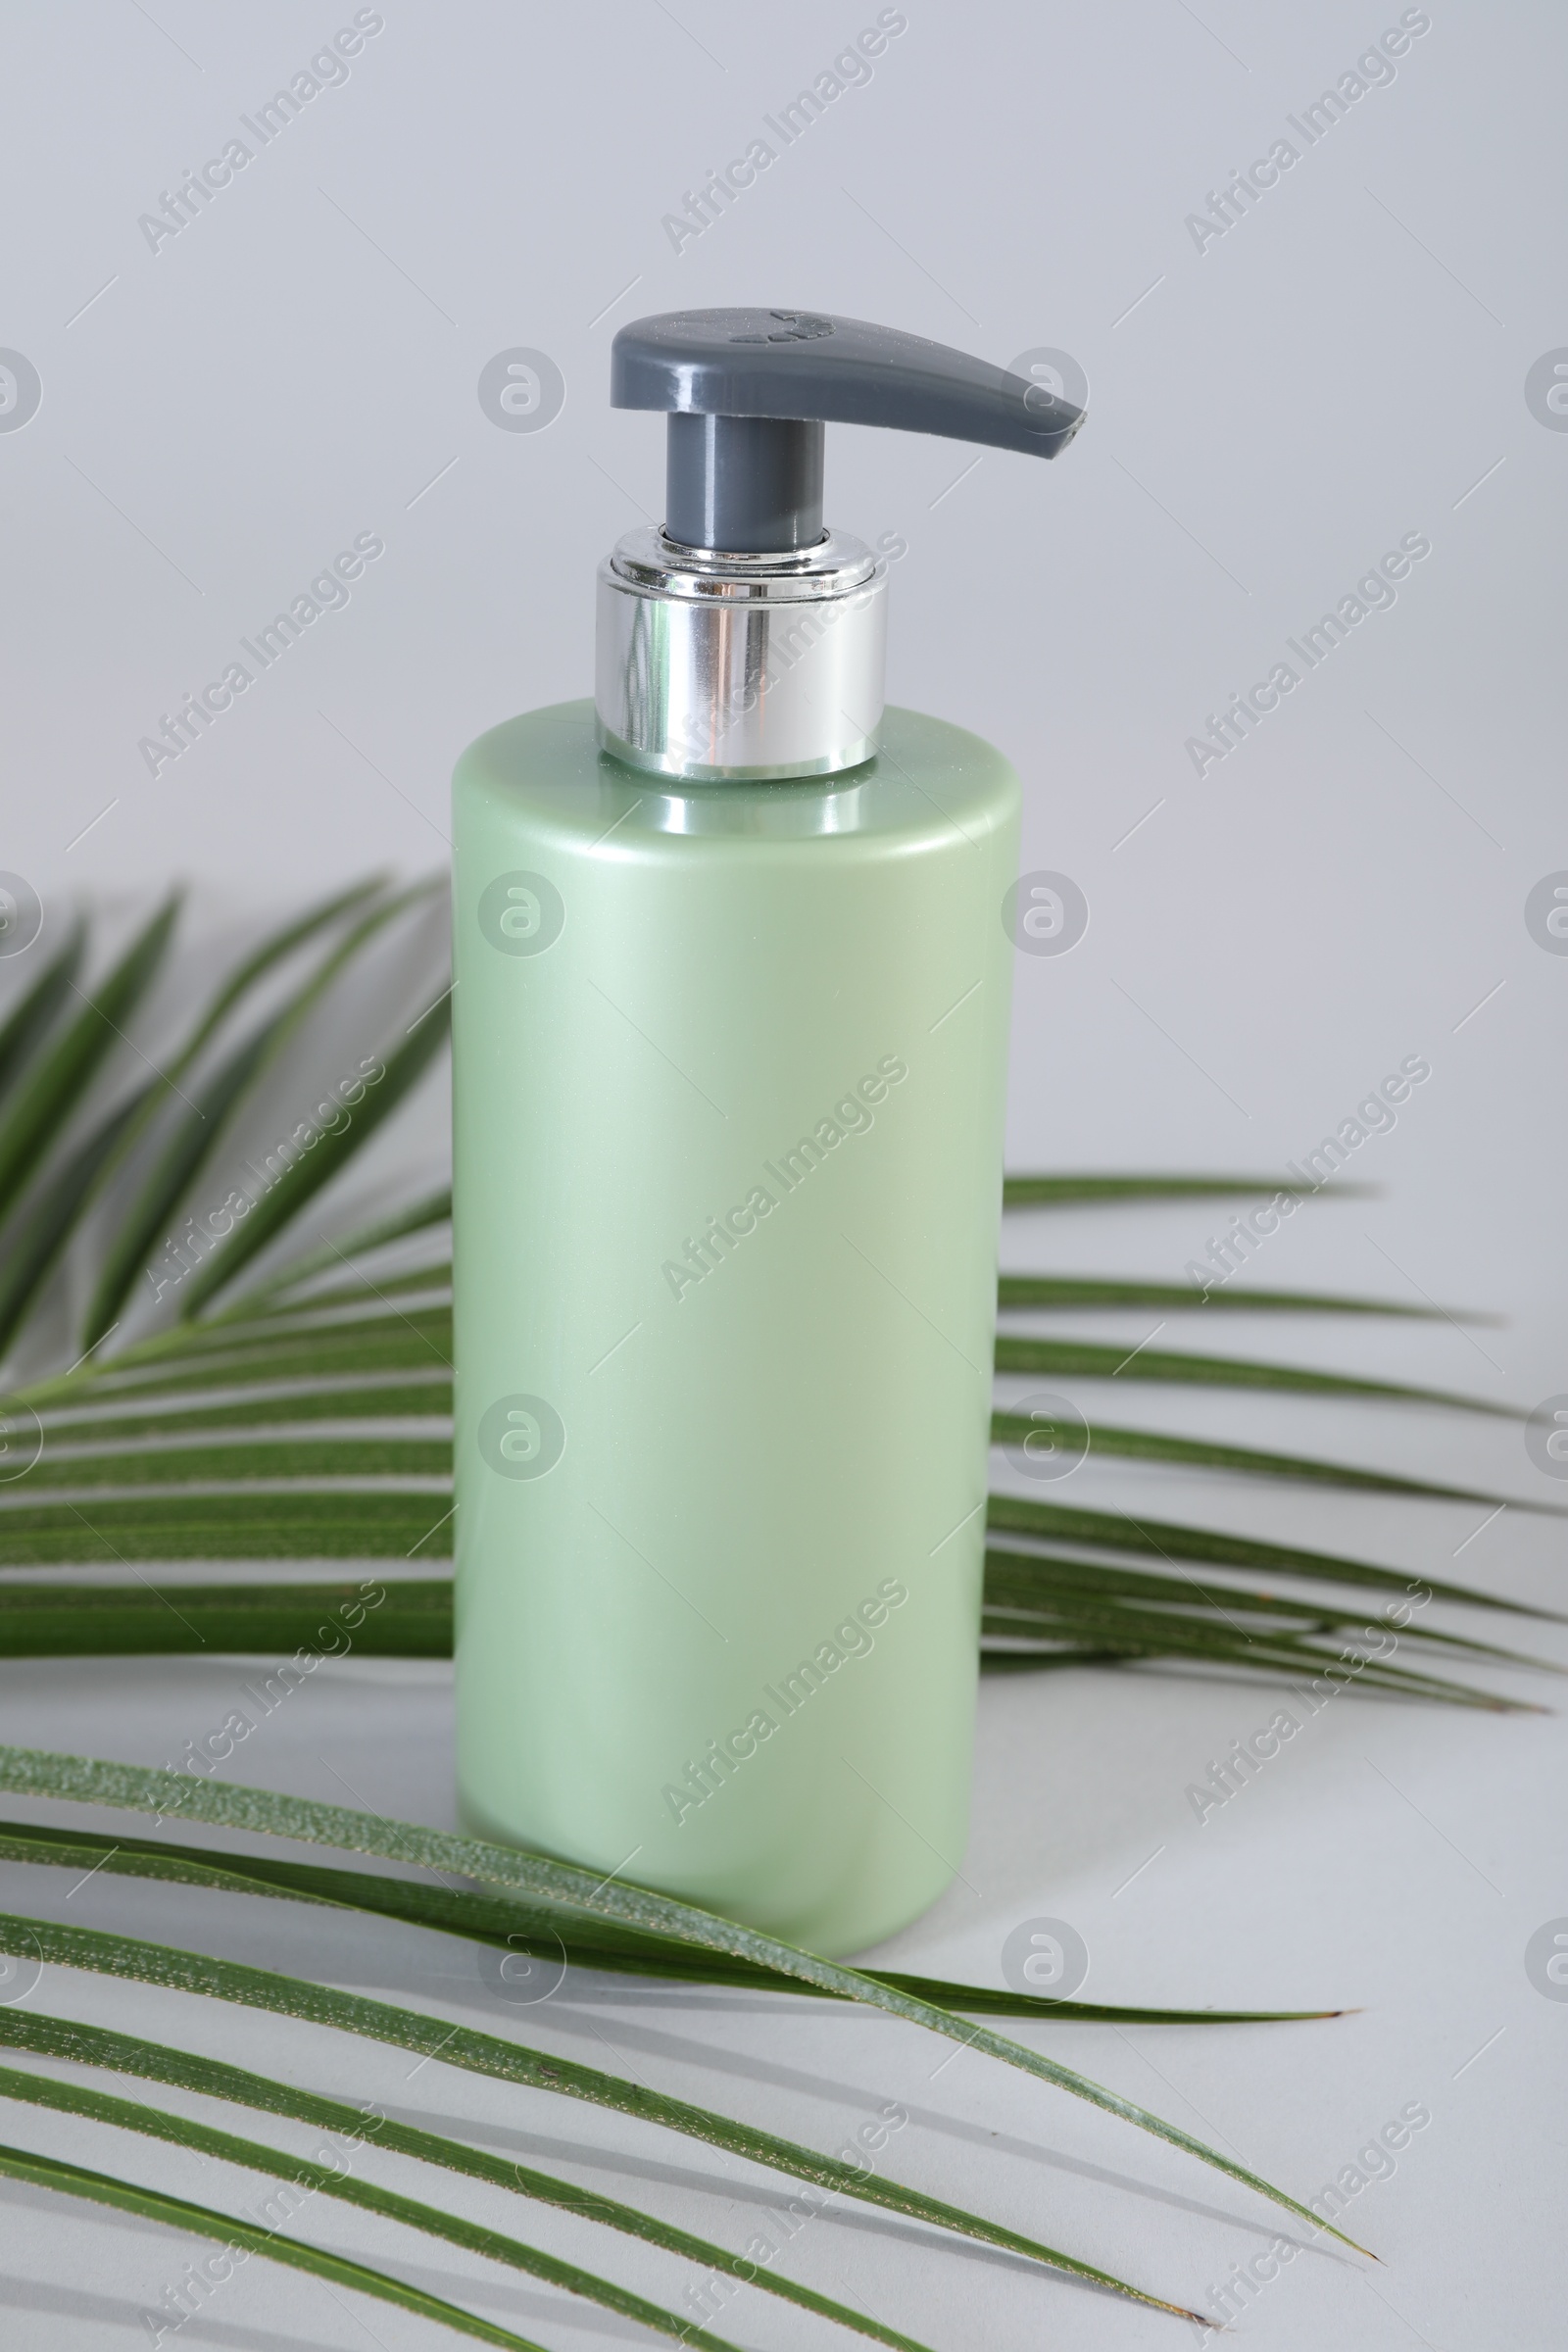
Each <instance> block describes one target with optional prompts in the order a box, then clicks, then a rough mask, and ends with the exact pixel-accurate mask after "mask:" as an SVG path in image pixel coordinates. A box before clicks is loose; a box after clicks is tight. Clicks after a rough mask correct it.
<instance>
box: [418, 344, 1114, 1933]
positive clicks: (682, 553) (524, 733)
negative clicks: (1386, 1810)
mask: <svg viewBox="0 0 1568 2352" xmlns="http://www.w3.org/2000/svg"><path fill="white" fill-rule="evenodd" d="M613 399H614V400H615V401H616V402H617V404H618V405H621V406H628V407H643V408H654V409H663V410H665V411H666V412H668V413H669V416H670V458H669V476H668V486H667V493H666V515H667V518H668V519H667V520H666V523H665V525H664V528H663V529H662V531H645V532H639V533H634V534H632V536H631V538H630V539H628V540H626V541H623V542H622V543H621V546H620V547H619V548H618V549H617V550H616V551H615V554H614V556H613V557H612V558H611V559H610V560H609V561H608V563H607V564H606V565H605V566H604V567H603V569H602V572H601V578H600V635H599V646H600V655H599V667H598V687H597V693H596V697H595V700H594V701H592V702H589V701H583V702H574V703H564V704H560V705H557V706H555V707H554V708H552V709H549V710H544V711H534V712H532V713H530V714H529V715H527V716H525V717H522V718H517V719H514V720H512V721H510V722H509V723H508V724H506V725H504V726H501V727H497V728H496V729H494V730H493V731H492V732H491V733H489V734H487V735H485V736H482V737H481V738H480V740H479V741H478V742H477V743H475V744H473V745H472V746H471V747H470V748H469V750H468V751H467V752H466V753H465V755H464V757H463V759H462V760H461V761H460V763H459V766H458V769H457V774H456V778H455V781H454V838H455V845H456V856H455V868H454V892H455V915H456V922H455V928H456V971H457V988H456V993H455V997H454V1014H455V1026H456V1112H455V1117H456V1133H455V1147H454V1149H455V1228H456V1329H457V1371H458V1380H457V1494H458V1520H457V1524H458V1541H457V1674H458V1745H459V1779H460V1788H461V1795H462V1803H463V1807H464V1811H465V1815H466V1819H467V1820H468V1821H469V1823H470V1824H471V1825H472V1826H473V1827H474V1828H475V1829H476V1830H478V1831H479V1832H480V1833H482V1834H483V1835H485V1836H488V1837H492V1838H501V1839H503V1840H506V1841H508V1842H511V1843H514V1844H518V1845H523V1846H528V1847H531V1848H535V1849H537V1850H540V1851H543V1852H546V1853H551V1854H557V1855H562V1856H565V1857H567V1858H569V1859H571V1860H573V1861H576V1862H580V1863H585V1864H587V1865H589V1866H590V1867H593V1868H595V1869H602V1870H603V1871H605V1872H606V1873H611V1872H616V1873H619V1874H620V1875H621V1876H623V1877H624V1878H626V1879H628V1880H631V1881H636V1882H639V1883H641V1884H644V1885H647V1886H650V1887H660V1888H662V1889H664V1890H667V1891H669V1892H672V1893H676V1894H679V1895H681V1896H683V1897H685V1898H686V1899H688V1900H690V1901H694V1902H697V1903H701V1904H703V1905H705V1906H706V1907H707V1908H709V1909H711V1910H714V1911H719V1912H723V1913H725V1914H727V1915H728V1916H730V1917H731V1918H734V1919H738V1920H741V1921H744V1922H746V1923H748V1924H750V1925H753V1926H756V1927H759V1928H761V1929H764V1930H766V1931H767V1932H768V1933H770V1934H773V1935H777V1936H785V1937H787V1938H789V1939H790V1940H792V1941H794V1942H798V1943H804V1944H807V1945H809V1946H810V1947H812V1948H814V1949H816V1950H818V1951H821V1952H826V1953H841V1952H846V1951H853V1950H858V1949H860V1948H862V1947H864V1946H865V1945H867V1944H870V1943H872V1942H875V1941H876V1940H877V1939H879V1938H880V1937H882V1936H887V1935H889V1934H891V1933H892V1932H893V1931H894V1930H895V1929H897V1928H899V1927H901V1926H903V1925H905V1924H906V1923H907V1921H908V1920H910V1919H912V1918H914V1917H915V1916H916V1915H917V1914H918V1913H919V1912H921V1911H922V1910H924V1909H925V1908H926V1906H927V1905H928V1904H929V1903H930V1902H931V1901H933V1900H934V1898H935V1897H936V1896H937V1895H938V1894H939V1893H940V1892H941V1890H942V1888H943V1887H945V1886H946V1885H947V1883H948V1881H949V1880H950V1879H951V1878H952V1876H953V1875H954V1873H955V1871H956V1868H957V1867H958V1864H959V1862H960V1860H961V1858H962V1852H963V1845H964V1839H965V1834H966V1822H967V1803H968V1786H969V1770H970V1748H971V1740H972V1729H973V1715H974V1701H975V1688H976V1673H977V1647H978V1637H979V1616H980V1584H981V1567H982V1553H983V1544H984V1498H985V1481H986V1458H987V1444H988V1432H989V1418H990V1410H991V1354H992V1343H993V1330H994V1322H995V1306H996V1277H997V1234H998V1220H999V1213H1000V1207H1001V1175H1002V1145H1003V1123H1004V1113H1005V1065H1006V1044H1007V1020H1008V1003H1009V992H1010V982H1011V961H1012V955H1013V946H1012V942H1011V940H1010V939H1009V937H1008V935H1007V931H1006V929H1005V924H1004V919H1003V906H1004V901H1005V898H1006V896H1007V893H1008V889H1009V886H1010V885H1011V884H1012V882H1013V880H1014V878H1015V875H1016V872H1017V829H1018V797H1019V796H1018V784H1017V780H1016V778H1015V776H1014V775H1013V773H1012V770H1011V769H1010V768H1009V766H1008V765H1007V763H1006V761H1005V760H1004V759H1003V758H1002V757H1001V755H1000V754H999V753H997V752H995V751H994V750H992V749H991V748H990V747H989V746H988V745H987V744H985V743H983V742H981V741H980V740H979V739H978V738H977V737H975V736H973V735H970V734H967V733H965V732H964V731H962V730H961V729H959V728H956V727H953V726H950V725H947V724H945V723H944V722H943V721H942V720H940V719H935V718H927V717H922V716H920V715H918V714H917V713H914V712H911V711H898V710H886V711H884V709H883V706H882V698H881V669H882V649H883V614H884V612H885V593H886V576H887V575H886V564H885V562H883V561H882V560H881V559H880V558H879V557H877V556H875V555H873V554H872V553H871V551H869V550H868V549H865V548H863V547H861V546H860V545H859V543H858V541H854V540H851V539H849V538H847V537H846V536H844V535H841V534H834V533H825V532H824V531H823V529H822V526H821V507H820V498H821V463H822V460H821V443H822V420H823V419H824V418H831V417H848V418H850V419H851V420H853V421H862V422H869V421H878V422H886V423H894V424H903V425H905V426H907V427H908V428H909V429H914V430H927V431H942V432H951V433H955V434H956V433H959V432H961V433H962V434H963V435H964V436H965V437H967V438H970V439H974V440H984V441H987V442H991V443H994V444H997V445H1000V446H1005V447H1013V448H1020V449H1025V450H1031V451H1035V452H1037V453H1039V454H1043V455H1050V454H1054V450H1055V449H1056V448H1058V447H1060V446H1061V445H1062V443H1063V442H1064V441H1065V440H1066V439H1067V438H1068V437H1070V434H1071V432H1072V430H1073V429H1075V427H1076V424H1077V422H1078V421H1079V415H1078V412H1076V411H1067V410H1065V409H1064V407H1063V405H1062V404H1060V403H1055V404H1049V405H1048V406H1047V407H1046V409H1045V411H1044V414H1042V410H1041V408H1040V406H1039V405H1038V404H1039V401H1040V392H1039V387H1037V386H1034V385H1030V384H1027V383H1025V382H1023V381H1022V380H1020V379H1017V378H1014V377H1010V376H1007V375H1005V373H1004V372H1003V371H1002V370H1000V369H998V368H990V367H987V366H985V365H984V364H983V363H980V362H976V361H972V360H967V359H965V358H964V357H963V356H962V355H960V354H957V353H953V352H948V351H946V350H944V349H942V347H940V346H936V345H931V344H927V343H924V342H921V341H918V340H917V339H915V338H912V337H907V336H900V335H896V334H891V333H889V332H888V331H887V330H884V329H880V328H874V327H868V326H863V325H860V324H858V322H856V321H853V320H846V319H821V318H819V317H816V316H815V315H811V314H803V313H777V312H719V313H706V314H697V315H695V316H692V315H683V316H682V317H681V318H680V319H651V320H643V321H641V322H639V324H638V325H636V326H634V327H630V328H627V329H624V330H623V331H622V333H621V334H620V335H619V336H618V337H617V338H616V345H615V354H614V362H613ZM1048 402H1049V396H1048ZM873 412H874V413H873Z"/></svg>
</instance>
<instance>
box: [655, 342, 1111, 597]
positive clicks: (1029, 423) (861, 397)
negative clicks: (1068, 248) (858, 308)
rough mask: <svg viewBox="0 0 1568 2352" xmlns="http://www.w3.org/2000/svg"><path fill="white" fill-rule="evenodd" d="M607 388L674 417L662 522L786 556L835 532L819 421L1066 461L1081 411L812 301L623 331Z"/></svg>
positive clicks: (697, 543) (693, 535) (714, 543)
mask: <svg viewBox="0 0 1568 2352" xmlns="http://www.w3.org/2000/svg"><path fill="white" fill-rule="evenodd" d="M610 398H611V404H612V406H613V407H614V408H617V409H656V410H662V411H663V412H664V413H665V414H666V415H667V416H668V418H669V441H668V460H667V472H666V481H665V505H664V530H665V533H666V534H667V536H668V537H669V538H670V539H672V540H675V541H677V542H678V543H679V544H680V545H682V546H685V547H694V548H711V549H727V550H729V551H731V552H733V553H734V554H737V555H767V554H784V553H787V552H789V551H791V550H793V549H797V548H808V547H814V546H815V545H816V544H817V542H818V541H819V540H820V539H821V537H822V439H823V436H822V427H823V425H824V423H835V424H881V425H891V426H893V427H894V428H896V429H897V430H898V431H901V432H906V433H939V434H942V435H943V436H945V437H946V438H948V439H950V440H955V441H975V442H979V443H981V444H982V445H984V446H985V447H987V448H991V449H1013V450H1021V451H1023V452H1024V453H1025V454H1026V455H1028V456H1032V457H1037V458H1054V456H1055V455H1056V453H1057V451H1058V450H1060V449H1064V448H1065V447H1066V445H1067V443H1068V442H1069V441H1070V440H1071V439H1072V437H1073V435H1074V433H1075V432H1076V431H1077V430H1078V427H1079V426H1080V425H1081V424H1082V422H1083V420H1084V412H1083V410H1082V409H1077V408H1074V407H1073V405H1072V403H1071V402H1070V401H1066V400H1061V399H1059V398H1057V397H1055V396H1054V395H1053V394H1052V393H1051V392H1049V391H1047V389H1046V388H1045V386H1044V385H1042V384H1038V383H1031V382H1029V381H1027V380H1026V379H1025V378H1024V377H1022V376H1017V375H1010V374H1009V373H1008V372H1007V370H1006V369H1005V368H996V367H993V366H992V365H991V363H990V362H989V361H986V360H975V359H971V358H970V357H969V356H968V355H967V353H965V352H961V351H954V350H951V349H950V348H949V346H948V345H947V344H945V343H929V342H927V341H926V339H925V337H924V336H923V335H907V334H904V333H901V332H900V330H899V329H898V328H897V327H889V326H870V325H868V324H867V323H866V322H865V321H864V320H863V319H833V318H828V317H826V316H824V315H823V314H821V313H819V312H812V311H682V312H678V313H672V314H665V315H663V316H662V317H659V318H656V319H636V320H634V321H633V323H632V324H631V325H630V326H623V327H622V328H621V330H620V332H619V333H618V334H617V335H616V337H615V340H614V343H613V347H612V351H611V359H610Z"/></svg>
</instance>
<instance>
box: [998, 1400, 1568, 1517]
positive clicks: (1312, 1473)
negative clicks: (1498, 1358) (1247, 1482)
mask: <svg viewBox="0 0 1568 2352" xmlns="http://www.w3.org/2000/svg"><path fill="white" fill-rule="evenodd" d="M1031 1437H1059V1438H1065V1439H1066V1440H1068V1442H1069V1443H1075V1442H1077V1441H1079V1440H1082V1439H1087V1441H1088V1446H1089V1450H1090V1451H1091V1452H1093V1453H1108V1454H1118V1455H1122V1456H1124V1457H1125V1458H1127V1459H1128V1460H1131V1461H1139V1462H1166V1463H1169V1464H1170V1465H1172V1466H1173V1467H1174V1468H1177V1469H1190V1470H1232V1471H1235V1472H1237V1473H1238V1474H1239V1475H1241V1476H1243V1477H1247V1478H1278V1479H1291V1480H1295V1481H1299V1483H1301V1484H1303V1485H1308V1486H1328V1487H1348V1488H1352V1489H1354V1490H1356V1491H1358V1492H1359V1493H1362V1494H1366V1495H1420V1496H1425V1497H1426V1498H1427V1499H1428V1500H1432V1501H1439V1502H1480V1503H1487V1504H1493V1505H1495V1506H1499V1507H1501V1508H1504V1509H1507V1510H1515V1511H1537V1512H1544V1513H1545V1514H1546V1515H1547V1516H1549V1517H1551V1518H1553V1519H1561V1518H1568V1508H1565V1507H1564V1506H1563V1505H1562V1504H1561V1503H1554V1502H1532V1501H1529V1500H1527V1499H1526V1498H1525V1497H1524V1496H1522V1495H1490V1494H1488V1493H1487V1491H1486V1490H1485V1488H1481V1487H1445V1486H1438V1485H1435V1484H1434V1483H1433V1481H1432V1480H1430V1479H1424V1478H1397V1477H1395V1475H1394V1474H1393V1472H1392V1471H1388V1470H1357V1469H1353V1468H1351V1467H1349V1466H1348V1464H1346V1463H1344V1462H1324V1461H1318V1460H1314V1459H1313V1458H1312V1456H1311V1455H1309V1454H1300V1453H1262V1452H1259V1451H1258V1450H1257V1449H1256V1448H1255V1447H1253V1446H1217V1445H1215V1444H1214V1443H1213V1441H1212V1440H1211V1439H1208V1438H1174V1437H1171V1436H1169V1435H1168V1434H1167V1433H1166V1432H1165V1431H1163V1430H1152V1429H1126V1428H1123V1427H1122V1426H1120V1425H1119V1424H1117V1423H1114V1422H1109V1421H1090V1422H1077V1421H1057V1420H1053V1419H1052V1417H1051V1415H1050V1414H1048V1413H1008V1412H999V1413H993V1414H992V1416H991V1443H992V1445H993V1446H1022V1445H1023V1444H1024V1443H1025V1441H1026V1440H1027V1439H1029V1438H1031Z"/></svg>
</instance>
